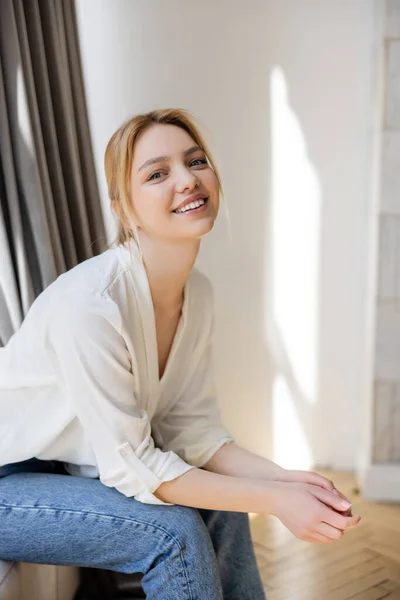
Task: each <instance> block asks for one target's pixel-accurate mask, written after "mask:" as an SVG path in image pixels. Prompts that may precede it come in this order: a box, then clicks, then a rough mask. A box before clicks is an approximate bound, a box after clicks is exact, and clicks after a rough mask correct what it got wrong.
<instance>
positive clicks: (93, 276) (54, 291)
mask: <svg viewBox="0 0 400 600" xmlns="http://www.w3.org/2000/svg"><path fill="white" fill-rule="evenodd" d="M124 271H125V269H124V267H123V265H121V263H120V262H119V260H118V256H117V253H116V251H115V250H114V249H113V250H107V251H106V252H103V254H100V255H99V256H96V257H94V258H91V259H89V260H86V261H84V262H83V263H80V264H79V265H78V266H76V267H74V268H73V269H71V270H70V271H67V272H66V273H64V274H63V275H61V276H60V277H58V279H57V280H56V281H55V282H54V283H53V284H52V285H51V286H49V287H48V288H47V289H46V290H45V292H43V294H42V295H43V296H46V298H45V297H44V298H43V301H44V304H45V307H46V308H47V310H48V318H47V324H48V326H49V327H50V328H52V329H55V330H57V331H58V332H61V331H62V332H64V333H65V334H67V335H68V334H73V333H74V332H78V331H79V332H80V333H81V335H84V334H85V333H86V334H87V333H89V332H91V331H92V332H94V331H96V330H97V328H98V327H99V325H102V324H103V325H107V323H108V324H110V325H112V326H113V327H114V328H115V329H116V330H118V331H119V330H120V329H121V315H120V311H119V307H118V304H117V303H116V302H115V301H114V299H113V298H112V294H111V293H110V292H111V289H112V287H113V285H114V284H115V282H116V281H117V280H118V279H119V278H120V277H121V276H122V275H123V274H124ZM39 298H40V297H39ZM42 308H43V306H42Z"/></svg>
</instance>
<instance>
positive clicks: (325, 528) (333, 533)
mask: <svg viewBox="0 0 400 600" xmlns="http://www.w3.org/2000/svg"><path fill="white" fill-rule="evenodd" d="M316 533H319V534H321V535H324V536H325V537H328V538H330V539H331V540H340V538H341V537H342V535H343V533H344V532H343V530H342V529H338V528H337V527H332V525H329V523H320V524H319V525H318V527H317V530H316Z"/></svg>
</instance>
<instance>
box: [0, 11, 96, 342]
mask: <svg viewBox="0 0 400 600" xmlns="http://www.w3.org/2000/svg"><path fill="white" fill-rule="evenodd" d="M104 245H105V232H104V224H103V220H102V215H101V207H100V199H99V193H98V188H97V182H96V176H95V169H94V163H93V156H92V150H91V144H90V133H89V126H88V118H87V113H86V106H85V97H84V88H83V81H82V72H81V66H80V59H79V48H78V39H77V28H76V22H75V13H74V3H73V0H0V346H1V345H4V344H6V343H7V341H8V340H9V338H10V337H11V335H12V334H13V333H14V332H15V331H16V330H17V329H18V327H19V326H20V324H21V322H22V320H23V318H24V315H25V314H26V312H27V311H28V309H29V307H30V305H31V304H32V302H33V300H34V299H35V297H36V296H37V295H38V294H39V293H40V292H41V291H42V290H43V289H44V288H45V287H46V286H48V285H49V284H50V283H51V282H52V281H54V279H55V278H56V277H57V276H58V275H60V274H61V273H62V272H64V271H65V270H67V269H70V268H71V267H73V266H75V265H76V264H77V263H78V262H80V261H82V260H85V259H86V258H90V257H92V256H94V255H95V254H98V253H99V252H101V251H102V250H103V248H104Z"/></svg>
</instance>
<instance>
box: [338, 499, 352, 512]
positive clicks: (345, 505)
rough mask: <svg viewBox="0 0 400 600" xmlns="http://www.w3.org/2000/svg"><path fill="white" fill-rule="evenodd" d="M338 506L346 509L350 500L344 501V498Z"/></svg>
mask: <svg viewBox="0 0 400 600" xmlns="http://www.w3.org/2000/svg"><path fill="white" fill-rule="evenodd" d="M340 506H343V508H345V509H346V510H347V509H348V508H350V506H351V504H350V502H346V500H343V502H341V503H340Z"/></svg>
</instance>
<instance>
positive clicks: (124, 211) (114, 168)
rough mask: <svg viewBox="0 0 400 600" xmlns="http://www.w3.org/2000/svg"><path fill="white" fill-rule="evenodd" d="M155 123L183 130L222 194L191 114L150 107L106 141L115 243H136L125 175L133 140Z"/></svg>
mask: <svg viewBox="0 0 400 600" xmlns="http://www.w3.org/2000/svg"><path fill="white" fill-rule="evenodd" d="M155 124H161V125H175V126H176V127H180V128H181V129H183V130H184V131H186V132H187V133H188V134H189V135H190V137H191V138H192V139H193V141H194V142H195V143H196V144H197V145H198V146H199V147H200V148H201V149H202V150H203V152H204V153H205V155H206V157H207V160H208V162H209V164H210V165H211V167H212V169H213V170H214V172H215V175H216V177H217V180H218V184H219V190H220V193H221V195H222V193H223V191H222V182H221V177H220V175H219V172H218V169H217V167H216V164H215V162H214V159H213V157H212V155H211V153H210V151H209V149H208V146H207V144H206V142H205V140H204V138H203V136H202V135H201V133H200V131H199V128H198V126H197V125H196V123H195V118H194V116H193V115H192V114H191V113H190V112H189V111H187V110H183V109H179V108H167V109H159V110H153V111H151V112H149V113H146V114H143V115H136V116H134V117H132V118H131V119H129V121H126V122H125V123H124V124H123V125H121V127H120V128H119V129H117V131H116V132H115V133H114V134H113V136H112V137H111V139H110V141H109V142H108V144H107V148H106V151H105V155H104V169H105V174H106V179H107V186H108V195H109V198H110V200H111V206H112V209H113V211H114V213H116V214H117V216H118V220H119V222H118V237H117V240H116V243H117V244H125V243H126V242H127V241H128V240H129V239H134V240H135V241H136V242H138V240H137V235H136V232H135V226H134V225H133V223H134V219H133V217H134V206H133V199H130V198H129V178H130V173H131V169H132V161H133V153H134V149H135V143H136V141H137V139H138V137H139V136H140V134H142V133H143V132H144V131H146V129H148V128H149V127H152V126H153V125H155Z"/></svg>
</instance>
